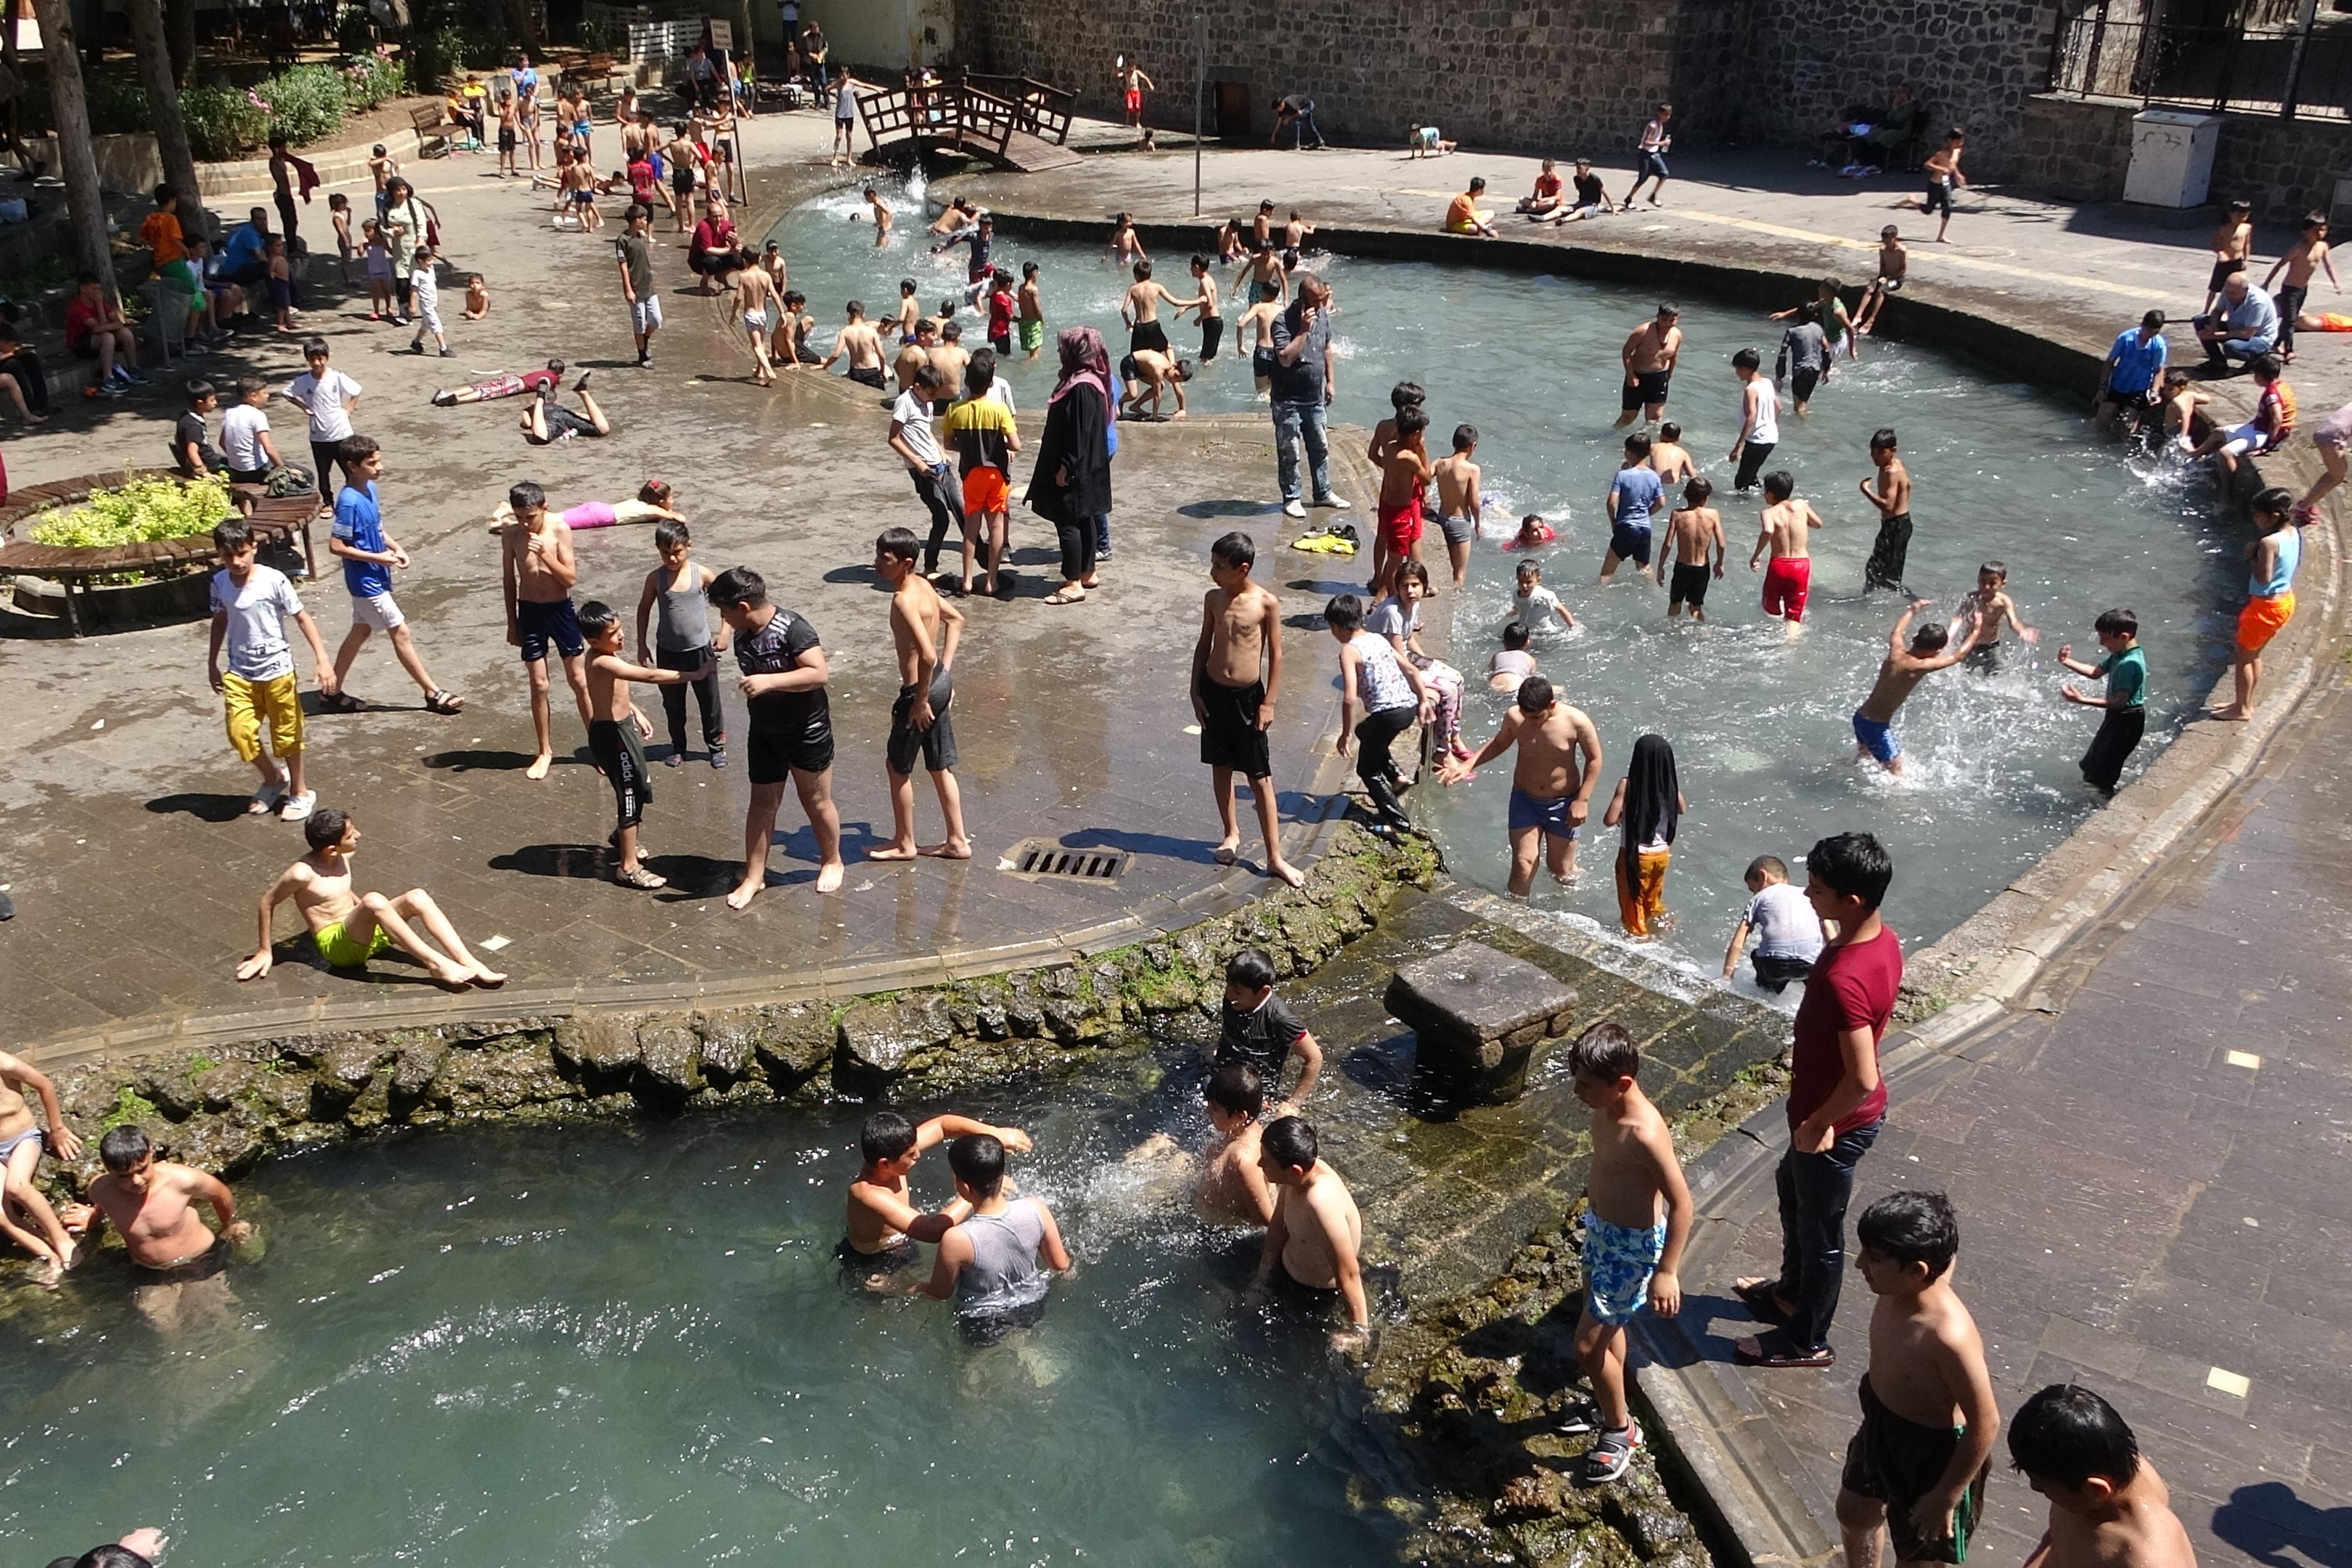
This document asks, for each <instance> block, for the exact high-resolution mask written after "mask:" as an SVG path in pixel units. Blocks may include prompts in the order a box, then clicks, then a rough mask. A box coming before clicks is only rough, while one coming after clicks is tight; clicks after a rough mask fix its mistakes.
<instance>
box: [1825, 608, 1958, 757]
mask: <svg viewBox="0 0 2352 1568" xmlns="http://www.w3.org/2000/svg"><path fill="white" fill-rule="evenodd" d="M1927 608H1928V601H1927V600H1926V599H1914V600H1913V601H1912V602H1911V604H1910V606H1909V607H1908V608H1906V610H1905V611H1904V612H1903V613H1902V615H1900V616H1896V617H1895V629H1894V630H1892V631H1890V632H1888V633H1887V634H1886V657H1885V658H1884V659H1882V660H1880V661H1879V665H1878V679H1876V680H1875V681H1874V682H1872V683H1871V688H1870V695H1869V696H1867V697H1865V698H1864V699H1863V700H1862V706H1861V707H1859V708H1857V709H1855V710H1853V742H1854V752H1853V754H1854V758H1855V760H1856V761H1857V762H1858V761H1860V760H1861V759H1862V758H1864V757H1868V758H1870V759H1871V760H1872V761H1874V762H1875V763H1877V764H1878V765H1879V766H1880V767H1882V768H1885V770H1886V771H1887V772H1888V773H1893V774H1895V775H1896V776H1897V777H1900V776H1901V775H1902V773H1903V742H1901V741H1898V740H1896V739H1895V711H1896V710H1898V709H1900V708H1901V707H1902V706H1903V703H1904V700H1905V699H1906V698H1907V697H1909V696H1910V695H1911V693H1912V692H1913V691H1914V690H1915V689H1916V688H1917V687H1918V685H1919V682H1921V681H1922V680H1925V679H1927V677H1928V676H1931V675H1933V674H1935V673H1936V671H1937V670H1939V669H1949V668H1952V666H1954V665H1956V664H1958V663H1959V662H1960V660H1962V659H1964V658H1968V657H1969V649H1970V648H1972V647H1976V640H1977V638H1978V637H1981V636H1983V635H1984V625H1983V623H1982V622H1981V621H1979V623H1978V624H1977V625H1975V626H1971V627H1969V635H1968V636H1967V637H1965V638H1963V639H1961V642H1960V645H1959V646H1958V647H1951V646H1949V645H1950V642H1951V634H1950V633H1949V632H1948V631H1947V630H1945V628H1944V627H1942V626H1937V624H1936V623H1934V622H1933V621H1930V622H1929V623H1927V625H1926V626H1921V627H1920V628H1919V630H1918V632H1917V634H1916V636H1913V635H1911V617H1912V616H1916V615H1917V614H1918V613H1919V612H1920V611H1922V610H1924V609H1927ZM1906 637H1909V640H1908V641H1907V642H1906V640H1905V638H1906Z"/></svg>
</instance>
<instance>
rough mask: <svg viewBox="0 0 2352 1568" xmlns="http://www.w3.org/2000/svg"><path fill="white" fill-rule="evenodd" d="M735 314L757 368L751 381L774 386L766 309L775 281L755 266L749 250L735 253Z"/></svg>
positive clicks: (765, 269) (773, 290)
mask: <svg viewBox="0 0 2352 1568" xmlns="http://www.w3.org/2000/svg"><path fill="white" fill-rule="evenodd" d="M736 262H737V268H736V272H735V311H736V315H737V317H738V318H739V319H740V321H742V323H743V335H744V336H745V337H748V338H750V339H751V361H752V363H753V364H754V365H756V366H757V367H758V369H757V370H756V371H755V372H754V373H753V375H752V379H753V380H755V381H757V382H758V383H759V384H761V386H773V385H775V384H776V363H775V359H774V357H773V356H772V354H771V353H769V350H768V310H769V308H770V307H771V306H772V305H773V304H774V303H775V300H776V280H775V279H773V278H772V277H770V276H769V275H768V269H767V268H764V267H761V266H758V265H756V264H755V258H753V257H752V255H751V252H750V251H748V250H743V251H738V252H737V253H736Z"/></svg>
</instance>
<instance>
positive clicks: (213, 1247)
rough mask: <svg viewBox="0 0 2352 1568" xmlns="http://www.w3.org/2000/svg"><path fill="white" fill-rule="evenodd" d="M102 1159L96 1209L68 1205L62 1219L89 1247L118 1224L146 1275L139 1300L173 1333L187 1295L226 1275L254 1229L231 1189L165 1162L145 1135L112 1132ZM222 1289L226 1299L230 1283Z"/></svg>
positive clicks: (126, 1129) (92, 1203) (137, 1290)
mask: <svg viewBox="0 0 2352 1568" xmlns="http://www.w3.org/2000/svg"><path fill="white" fill-rule="evenodd" d="M98 1157H99V1159H100V1161H101V1162H102V1163H104V1164H105V1166H106V1174H104V1175H102V1176H100V1177H99V1178H98V1180H96V1181H94V1182H92V1183H90V1184H89V1202H88V1203H84V1204H71V1205H68V1206H67V1208H66V1210H65V1212H64V1213H63V1214H61V1215H58V1218H60V1219H61V1220H63V1221H64V1222H65V1226H66V1228H67V1229H68V1230H69V1231H77V1232H79V1234H80V1236H81V1238H82V1243H83V1245H84V1246H86V1247H87V1246H89V1245H90V1244H92V1243H94V1242H96V1241H97V1239H98V1235H99V1231H100V1228H101V1227H102V1226H104V1225H105V1223H106V1222H107V1221H109V1220H111V1221H112V1222H113V1224H114V1228H115V1229H117V1230H119V1231H121V1233H122V1244H123V1247H124V1248H125V1249H126V1250H127V1251H129V1252H130V1254H131V1263H132V1264H133V1265H134V1266H136V1268H138V1270H139V1272H138V1275H137V1277H136V1279H137V1282H136V1283H135V1284H134V1285H133V1287H132V1289H131V1296H132V1299H133V1300H135V1301H136V1302H137V1303H138V1306H139V1310H141V1311H142V1312H144V1313H145V1314H146V1315H147V1318H148V1320H149V1321H151V1322H152V1323H153V1324H154V1325H155V1326H156V1327H157V1328H162V1329H167V1328H171V1327H172V1326H173V1325H174V1324H176V1323H177V1322H178V1321H179V1318H180V1310H181V1306H182V1300H181V1297H182V1293H183V1292H184V1290H186V1289H187V1288H188V1287H190V1286H193V1285H197V1284H200V1283H202V1282H204V1281H205V1280H209V1279H214V1278H215V1277H216V1276H218V1275H219V1274H220V1272H221V1271H222V1270H223V1269H225V1268H227V1267H228V1255H229V1248H230V1247H232V1246H234V1245H235V1244H236V1243H237V1242H240V1241H243V1240H244V1239H246V1237H249V1236H251V1235H252V1234H253V1226H250V1225H248V1224H247V1223H246V1222H245V1221H243V1220H241V1219H239V1218H237V1217H236V1198H235V1197H234V1196H232V1195H231V1194H230V1193H229V1190H228V1184H227V1183H226V1182H224V1181H222V1180H221V1179H220V1178H219V1177H218V1176H215V1175H213V1174H211V1173H209V1172H205V1171H199V1170H196V1169H195V1168H194V1167H193V1166H189V1165H177V1164H173V1163H170V1162H169V1161H164V1160H158V1159H157V1158H155V1146H154V1145H153V1144H152V1143H151V1142H148V1140H147V1133H146V1131H145V1130H144V1129H142V1128H139V1127H136V1126H122V1127H117V1128H115V1129H113V1130H112V1131H110V1132H108V1133H107V1135H106V1136H105V1137H104V1138H102V1139H100V1141H99V1145H98ZM198 1204H210V1205H212V1210H213V1213H214V1214H215V1215H216V1216H218V1218H219V1220H220V1233H219V1234H218V1235H215V1234H214V1233H213V1231H212V1229H211V1227H210V1226H206V1225H205V1222H204V1221H203V1220H201V1219H199V1218H197V1217H196V1205H198ZM217 1289H218V1293H219V1295H220V1296H222V1297H224V1298H225V1297H226V1295H227V1288H226V1282H224V1283H223V1285H221V1286H220V1287H218V1288H217ZM207 1293H208V1294H210V1292H207Z"/></svg>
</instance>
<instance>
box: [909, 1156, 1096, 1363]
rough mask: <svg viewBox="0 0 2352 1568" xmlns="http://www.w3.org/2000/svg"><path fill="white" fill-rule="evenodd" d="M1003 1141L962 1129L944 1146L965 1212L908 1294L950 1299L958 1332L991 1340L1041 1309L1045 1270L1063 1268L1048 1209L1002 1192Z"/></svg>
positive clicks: (1025, 1323) (1065, 1257)
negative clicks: (921, 1281) (927, 1275)
mask: <svg viewBox="0 0 2352 1568" xmlns="http://www.w3.org/2000/svg"><path fill="white" fill-rule="evenodd" d="M1004 1147H1005V1146H1004V1143H1003V1141H1002V1140H1000V1139H998V1138H997V1137H996V1136H994V1135H993V1134H992V1133H987V1132H972V1133H966V1134H965V1135H963V1136H962V1137H960V1138H958V1139H957V1140H956V1141H955V1142H952V1143H950V1144H949V1145H948V1168H949V1169H950V1170H951V1171H953V1172H954V1173H955V1184H956V1196H957V1197H958V1198H959V1199H961V1201H962V1202H964V1203H965V1204H967V1205H970V1212H969V1213H968V1214H966V1215H964V1217H963V1218H962V1219H961V1220H959V1221H957V1222H956V1225H955V1226H954V1228H952V1229H951V1230H950V1231H948V1232H947V1234H946V1235H944V1236H942V1237H940V1251H939V1258H938V1260H937V1261H936V1262H935V1263H933V1265H932V1266H931V1277H930V1279H929V1280H928V1281H927V1282H925V1283H924V1284H922V1285H920V1286H919V1287H917V1288H916V1294H918V1295H921V1296H929V1298H931V1300H935V1301H949V1300H952V1301H953V1302H954V1303H955V1305H956V1321H957V1324H958V1326H959V1327H961V1329H962V1330H963V1332H964V1337H965V1338H966V1339H969V1340H971V1342H974V1343H975V1344H994V1343H995V1342H997V1341H999V1340H1001V1339H1003V1337H1004V1336H1005V1335H1006V1334H1007V1333H1009V1332H1011V1331H1013V1330H1014V1329H1025V1328H1029V1327H1031V1326H1033V1325H1034V1324H1035V1323H1036V1321H1038V1319H1040V1318H1041V1317H1043V1316H1044V1315H1045V1288H1046V1284H1047V1279H1046V1276H1047V1274H1048V1273H1049V1272H1052V1273H1056V1274H1058V1273H1060V1272H1062V1271H1063V1270H1065V1269H1066V1268H1069V1266H1070V1254H1069V1252H1068V1250H1067V1249H1066V1247H1063V1246H1062V1232H1061V1229H1060V1227H1059V1226H1055V1223H1054V1215H1053V1211H1052V1210H1050V1209H1048V1208H1047V1207H1046V1206H1045V1203H1044V1201H1043V1200H1041V1199H1038V1198H1008V1197H1006V1196H1005V1195H1004Z"/></svg>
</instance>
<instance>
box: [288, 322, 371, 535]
mask: <svg viewBox="0 0 2352 1568" xmlns="http://www.w3.org/2000/svg"><path fill="white" fill-rule="evenodd" d="M302 358H303V360H304V362H305V363H308V364H309V365H310V369H309V370H308V371H306V372H304V373H303V374H300V375H298V376H296V377H295V378H294V379H293V380H292V381H291V382H290V383H289V384H287V387H286V400H287V401H288V402H289V403H291V404H293V405H294V406H296V407H297V408H299V409H300V410H301V411H302V412H303V413H304V414H306V415H308V416H310V460H311V461H312V462H313V463H316V464H317V465H318V466H319V510H320V513H321V514H322V515H331V513H332V512H333V511H334V510H335V479H334V474H335V460H336V454H337V452H338V451H339V450H340V448H341V447H342V444H343V437H346V436H349V435H350V434H351V433H352V409H353V408H354V407H356V406H357V405H358V404H359V400H360V384H359V383H358V382H356V381H353V380H352V378H351V377H350V376H348V375H345V374H343V373H342V372H341V371H339V370H332V369H330V368H329V367H328V364H327V340H326V339H324V338H308V339H305V340H304V341H303V343H302Z"/></svg>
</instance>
